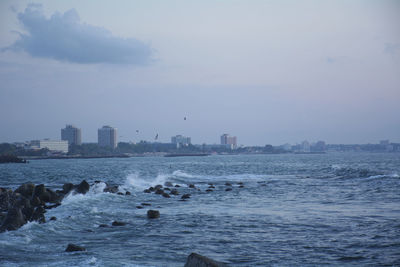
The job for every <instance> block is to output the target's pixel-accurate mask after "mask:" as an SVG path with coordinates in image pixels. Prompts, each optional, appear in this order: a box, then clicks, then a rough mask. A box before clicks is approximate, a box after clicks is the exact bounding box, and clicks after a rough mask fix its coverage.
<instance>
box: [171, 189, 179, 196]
mask: <svg viewBox="0 0 400 267" xmlns="http://www.w3.org/2000/svg"><path fill="white" fill-rule="evenodd" d="M170 194H171V195H174V196H177V195H179V192H178V190H176V189H175V188H174V189H172V190H171V193H170Z"/></svg>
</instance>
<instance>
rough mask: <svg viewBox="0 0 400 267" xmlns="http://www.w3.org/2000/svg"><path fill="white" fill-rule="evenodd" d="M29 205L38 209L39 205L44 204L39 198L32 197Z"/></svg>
mask: <svg viewBox="0 0 400 267" xmlns="http://www.w3.org/2000/svg"><path fill="white" fill-rule="evenodd" d="M31 205H32V206H34V207H38V206H40V205H44V203H43V201H41V200H40V198H39V197H32V199H31Z"/></svg>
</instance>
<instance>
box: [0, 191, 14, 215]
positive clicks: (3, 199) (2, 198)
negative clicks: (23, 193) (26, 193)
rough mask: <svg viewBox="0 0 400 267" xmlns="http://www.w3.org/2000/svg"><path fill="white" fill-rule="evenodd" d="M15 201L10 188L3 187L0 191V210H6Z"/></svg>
mask: <svg viewBox="0 0 400 267" xmlns="http://www.w3.org/2000/svg"><path fill="white" fill-rule="evenodd" d="M16 201H17V198H16V196H15V194H14V193H13V192H12V191H11V190H7V189H4V190H2V192H1V193H0V211H7V210H8V209H9V208H11V207H12V206H14V203H15V202H16Z"/></svg>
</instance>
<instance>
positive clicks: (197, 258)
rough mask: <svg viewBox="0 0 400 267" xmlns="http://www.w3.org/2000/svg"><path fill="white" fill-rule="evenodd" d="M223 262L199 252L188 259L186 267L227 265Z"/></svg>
mask: <svg viewBox="0 0 400 267" xmlns="http://www.w3.org/2000/svg"><path fill="white" fill-rule="evenodd" d="M227 266H228V265H226V264H225V263H223V262H218V261H215V260H213V259H210V258H207V257H205V256H202V255H200V254H197V253H192V254H190V255H189V257H188V258H187V260H186V263H185V266H184V267H227Z"/></svg>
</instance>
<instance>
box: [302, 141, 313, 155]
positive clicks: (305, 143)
mask: <svg viewBox="0 0 400 267" xmlns="http://www.w3.org/2000/svg"><path fill="white" fill-rule="evenodd" d="M310 151H311V145H310V143H309V142H308V141H307V140H306V141H303V142H302V143H301V152H310Z"/></svg>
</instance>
